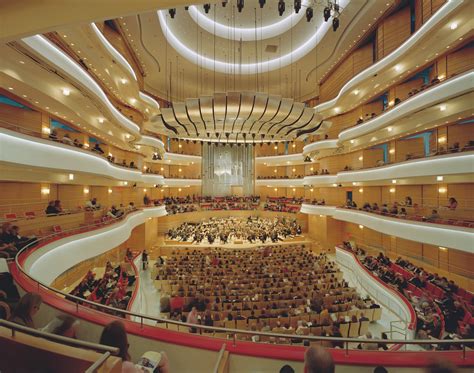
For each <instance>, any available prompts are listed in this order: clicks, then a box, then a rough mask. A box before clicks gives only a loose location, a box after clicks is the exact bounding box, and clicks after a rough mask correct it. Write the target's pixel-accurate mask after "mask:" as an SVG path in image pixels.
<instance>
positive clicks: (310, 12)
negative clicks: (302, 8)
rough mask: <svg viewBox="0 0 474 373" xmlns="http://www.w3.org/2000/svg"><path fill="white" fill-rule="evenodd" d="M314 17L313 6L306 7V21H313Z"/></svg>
mask: <svg viewBox="0 0 474 373" xmlns="http://www.w3.org/2000/svg"><path fill="white" fill-rule="evenodd" d="M312 19H313V8H306V21H307V22H311V20H312Z"/></svg>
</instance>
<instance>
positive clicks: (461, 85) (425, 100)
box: [338, 71, 474, 143]
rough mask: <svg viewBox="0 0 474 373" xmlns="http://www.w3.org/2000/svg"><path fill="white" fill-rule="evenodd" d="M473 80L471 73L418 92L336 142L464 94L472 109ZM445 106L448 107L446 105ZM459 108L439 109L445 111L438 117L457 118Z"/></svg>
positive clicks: (345, 133)
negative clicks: (448, 116)
mask: <svg viewBox="0 0 474 373" xmlns="http://www.w3.org/2000/svg"><path fill="white" fill-rule="evenodd" d="M473 79H474V72H472V71H471V72H468V73H465V74H463V75H460V76H456V77H453V78H451V79H448V80H446V81H445V82H443V83H441V84H438V85H436V86H434V87H432V88H430V89H427V90H425V91H423V92H420V93H418V94H416V95H414V96H412V97H410V98H409V99H407V100H405V101H403V102H402V103H400V104H398V105H397V106H396V107H395V108H392V109H391V110H388V111H386V112H384V113H382V114H381V115H379V116H378V117H375V118H374V119H370V120H369V121H367V122H364V123H362V124H359V125H356V126H355V127H351V128H348V129H346V130H344V131H342V132H340V133H339V138H338V142H339V143H342V142H345V141H349V140H352V139H355V138H359V137H362V136H364V135H367V134H373V133H374V132H375V131H378V130H380V129H383V128H386V127H387V126H389V125H391V124H394V123H395V122H398V121H400V120H401V119H403V118H404V117H409V116H410V115H412V114H414V113H418V112H420V111H422V110H424V109H427V108H430V107H432V106H434V105H436V104H438V103H440V102H444V101H448V100H450V99H453V98H457V97H461V96H463V95H466V94H467V96H466V99H467V101H468V102H469V107H470V108H472V99H473V97H474V95H473V94H469V93H470V92H472V82H473ZM454 105H455V104H454V103H453V104H452V106H454ZM447 106H450V105H449V104H448V105H447ZM459 106H460V107H459V108H458V107H456V108H451V109H454V110H455V111H454V112H452V113H451V112H449V111H448V110H447V109H450V107H449V108H445V109H444V110H443V109H441V111H446V113H443V114H444V115H440V117H441V116H442V117H445V116H446V115H447V114H449V115H455V116H457V115H459V113H460V111H461V112H462V111H464V110H466V109H465V107H464V105H462V106H461V105H459ZM439 111H440V109H439V108H438V112H439ZM438 119H439V118H438ZM397 125H398V124H397ZM410 130H412V129H410ZM391 132H393V131H391ZM398 132H400V131H398ZM388 136H393V134H392V133H390V134H389V135H388Z"/></svg>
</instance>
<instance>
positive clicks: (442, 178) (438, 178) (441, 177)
mask: <svg viewBox="0 0 474 373" xmlns="http://www.w3.org/2000/svg"><path fill="white" fill-rule="evenodd" d="M443 180H444V177H443V176H436V181H443Z"/></svg>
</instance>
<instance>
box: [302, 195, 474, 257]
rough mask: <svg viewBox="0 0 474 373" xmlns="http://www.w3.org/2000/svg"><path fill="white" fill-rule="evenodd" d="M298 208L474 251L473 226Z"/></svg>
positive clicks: (390, 232)
mask: <svg viewBox="0 0 474 373" xmlns="http://www.w3.org/2000/svg"><path fill="white" fill-rule="evenodd" d="M301 212H302V213H306V214H312V215H325V216H332V217H333V218H334V219H337V220H342V221H346V222H349V223H354V224H359V225H361V226H363V227H367V228H370V229H373V230H375V231H377V232H380V233H383V234H388V235H391V236H395V237H400V238H403V239H406V240H411V241H416V242H422V243H426V244H430V245H435V246H441V247H447V248H452V249H457V250H461V251H465V252H468V253H474V246H473V244H472V243H473V242H474V229H472V228H466V227H456V226H452V225H443V224H434V223H427V222H420V221H413V220H407V219H398V218H392V217H389V216H383V215H378V214H374V213H370V212H366V211H361V210H351V209H345V208H338V207H334V206H333V207H331V206H318V205H310V204H303V205H302V207H301Z"/></svg>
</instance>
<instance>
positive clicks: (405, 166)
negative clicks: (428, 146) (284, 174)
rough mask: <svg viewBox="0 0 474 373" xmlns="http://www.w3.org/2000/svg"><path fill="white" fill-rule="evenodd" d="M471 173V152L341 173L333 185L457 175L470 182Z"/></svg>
mask: <svg viewBox="0 0 474 373" xmlns="http://www.w3.org/2000/svg"><path fill="white" fill-rule="evenodd" d="M473 173H474V151H471V152H465V153H452V154H447V155H443V156H435V157H429V158H420V159H412V160H409V161H405V162H400V163H395V164H391V165H386V166H382V167H376V168H369V169H363V170H357V171H343V172H339V173H338V174H337V178H336V181H335V183H348V182H365V181H377V180H390V179H400V178H410V177H423V176H437V175H444V176H447V175H459V174H470V176H469V177H468V178H469V179H470V180H471V181H472V179H473ZM305 180H306V178H305Z"/></svg>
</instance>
